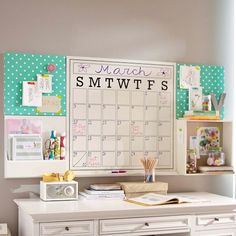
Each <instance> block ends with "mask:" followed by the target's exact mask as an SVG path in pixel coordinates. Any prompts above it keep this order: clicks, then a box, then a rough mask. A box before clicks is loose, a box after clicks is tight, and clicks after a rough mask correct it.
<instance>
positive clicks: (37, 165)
mask: <svg viewBox="0 0 236 236" xmlns="http://www.w3.org/2000/svg"><path fill="white" fill-rule="evenodd" d="M65 170H66V161H65V160H42V161H11V160H6V161H5V178H29V177H33V178H37V177H41V176H42V175H43V174H44V173H51V172H54V173H64V172H65Z"/></svg>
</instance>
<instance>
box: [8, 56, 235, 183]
mask: <svg viewBox="0 0 236 236" xmlns="http://www.w3.org/2000/svg"><path fill="white" fill-rule="evenodd" d="M4 58H5V62H4V63H5V64H4V101H5V104H6V105H5V107H4V114H5V118H4V119H5V134H4V147H5V149H4V155H5V177H7V178H18V177H22V178H23V177H39V176H42V174H43V173H45V172H64V171H65V170H66V169H71V170H73V171H75V173H76V174H77V175H78V176H103V175H106V176H115V175H116V174H117V173H119V174H120V175H142V174H143V167H142V165H141V162H140V159H141V158H158V159H159V162H158V165H157V170H156V172H157V174H177V173H181V174H185V173H186V168H185V167H186V158H187V156H186V155H187V154H186V153H187V151H186V150H187V149H188V142H189V141H188V140H189V138H187V136H186V137H185V136H184V135H183V140H182V139H181V137H182V136H181V135H182V134H185V133H186V134H187V135H188V136H191V135H193V134H188V132H190V131H186V130H189V127H190V130H191V129H192V128H191V126H192V125H191V124H196V123H194V122H191V121H177V128H176V119H175V112H176V104H175V103H176V98H175V95H176V63H165V62H145V61H126V60H113V59H99V58H78V57H67V60H66V61H65V57H60V56H47V55H33V54H18V53H6V54H5V55H4ZM22 62H23V64H22ZM24 62H25V63H24ZM30 63H31V64H30ZM50 63H52V64H55V67H54V68H55V70H54V71H53V72H52V71H51V72H48V71H47V65H48V64H50ZM18 67H19V68H18ZM25 67H27V68H28V69H27V68H25ZM66 67H67V74H66ZM24 68H25V70H26V69H27V70H26V71H29V72H28V74H26V75H24V74H25V73H26V72H24ZM38 74H41V75H43V74H45V76H47V74H50V75H53V76H51V77H50V78H52V79H51V80H50V86H51V88H52V89H51V90H50V93H42V98H43V100H42V104H43V106H42V107H30V106H27V107H26V106H23V105H22V100H21V99H22V98H21V95H22V83H23V82H24V81H26V80H27V81H28V80H33V81H35V82H36V81H37V78H38ZM45 78H46V77H45ZM12 81H15V82H14V83H15V84H16V85H17V86H16V88H15V89H16V90H14V91H12V90H11V89H10V88H11V83H12ZM66 88H67V91H66ZM211 92H212V91H211ZM213 92H214V91H213ZM28 95H30V94H28ZM66 101H67V103H66ZM186 102H187V101H185V100H184V101H182V103H184V104H185V103H186ZM179 105H180V104H179V103H178V104H177V106H179ZM184 107H185V106H184ZM11 119H19V120H24V119H25V120H28V121H30V120H31V121H32V120H34V122H31V123H34V124H36V128H37V121H38V122H41V123H42V126H41V129H40V136H41V138H42V147H43V150H42V153H44V148H45V141H46V140H47V139H48V138H49V136H50V132H51V130H56V131H57V132H58V133H59V134H60V133H63V132H64V131H66V158H65V160H44V159H43V157H42V158H41V157H31V158H28V159H27V157H26V158H24V157H23V158H18V159H16V158H15V159H14V158H13V159H12V158H10V157H9V137H8V134H10V133H11V131H12V130H10V131H9V126H7V123H9V120H11ZM35 122H36V123H35ZM13 123H14V122H13ZM16 123H17V122H16ZM214 123H217V122H214ZM201 125H202V124H201ZM207 125H209V124H207ZM207 125H206V124H204V126H207ZM210 125H212V124H210ZM204 126H203V127H204ZM217 126H219V129H220V130H221V137H222V139H221V141H220V142H221V145H222V146H223V149H224V151H225V155H226V157H227V159H226V162H227V165H231V162H232V160H231V152H230V150H231V147H232V145H231V142H229V140H228V139H227V137H224V136H225V133H227V134H228V133H230V132H231V129H232V127H231V126H232V125H231V123H230V122H224V121H219V122H218V123H217ZM179 127H181V129H182V130H183V133H182V134H179V133H178V129H179ZM23 129H25V127H23ZM30 129H31V130H32V127H31V128H30ZM13 130H14V129H13ZM176 130H177V132H176ZM20 132H21V131H19V132H18V131H17V132H16V133H14V132H13V134H19V133H20ZM30 134H35V133H34V132H31V133H30ZM36 134H38V131H36ZM180 143H181V145H179V144H180ZM182 143H183V145H182ZM27 147H28V148H30V147H29V146H27ZM176 151H177V152H176ZM10 155H11V153H10ZM176 155H177V158H175V156H176ZM20 159H21V160H20Z"/></svg>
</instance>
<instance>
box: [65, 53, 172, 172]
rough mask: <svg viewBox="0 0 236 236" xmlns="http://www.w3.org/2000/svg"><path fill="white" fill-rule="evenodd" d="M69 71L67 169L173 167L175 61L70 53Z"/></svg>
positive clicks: (166, 169)
mask: <svg viewBox="0 0 236 236" xmlns="http://www.w3.org/2000/svg"><path fill="white" fill-rule="evenodd" d="M67 75H68V77H67V80H68V101H69V102H68V111H69V115H68V119H69V121H68V126H69V127H68V128H69V146H70V147H69V149H70V150H69V152H70V158H69V162H70V163H69V165H70V169H71V170H74V171H76V172H77V171H78V172H77V173H79V175H80V174H82V175H83V173H91V174H95V175H96V174H106V175H107V174H109V173H112V170H124V172H127V174H135V173H141V172H142V170H143V167H142V165H141V162H140V159H141V158H153V157H154V158H158V159H159V163H158V166H157V169H159V170H163V171H169V170H173V169H174V150H173V149H174V120H175V119H174V114H175V63H161V62H141V61H125V60H112V59H98V58H78V57H68V58H67Z"/></svg>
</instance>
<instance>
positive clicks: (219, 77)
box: [176, 64, 224, 119]
mask: <svg viewBox="0 0 236 236" xmlns="http://www.w3.org/2000/svg"><path fill="white" fill-rule="evenodd" d="M181 65H185V66H199V67H200V68H201V71H200V83H201V86H202V87H203V94H205V95H208V94H210V93H214V94H215V95H216V98H217V100H219V98H220V95H221V94H222V93H223V92H224V67H223V66H209V65H196V64H176V118H177V119H178V118H182V117H183V115H184V112H185V111H188V99H189V93H188V89H181V88H180V66H181ZM220 116H221V119H223V118H224V107H223V108H222V110H221V114H220Z"/></svg>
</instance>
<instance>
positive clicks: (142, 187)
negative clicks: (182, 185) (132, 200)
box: [119, 182, 168, 197]
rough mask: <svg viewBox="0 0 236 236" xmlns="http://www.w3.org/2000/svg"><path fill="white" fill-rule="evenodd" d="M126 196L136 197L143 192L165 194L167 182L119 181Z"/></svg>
mask: <svg viewBox="0 0 236 236" xmlns="http://www.w3.org/2000/svg"><path fill="white" fill-rule="evenodd" d="M119 184H120V185H121V187H122V189H123V190H124V192H125V196H126V197H137V196H140V195H143V194H145V193H150V192H152V193H158V194H167V191H168V183H164V182H153V183H144V182H119Z"/></svg>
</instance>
